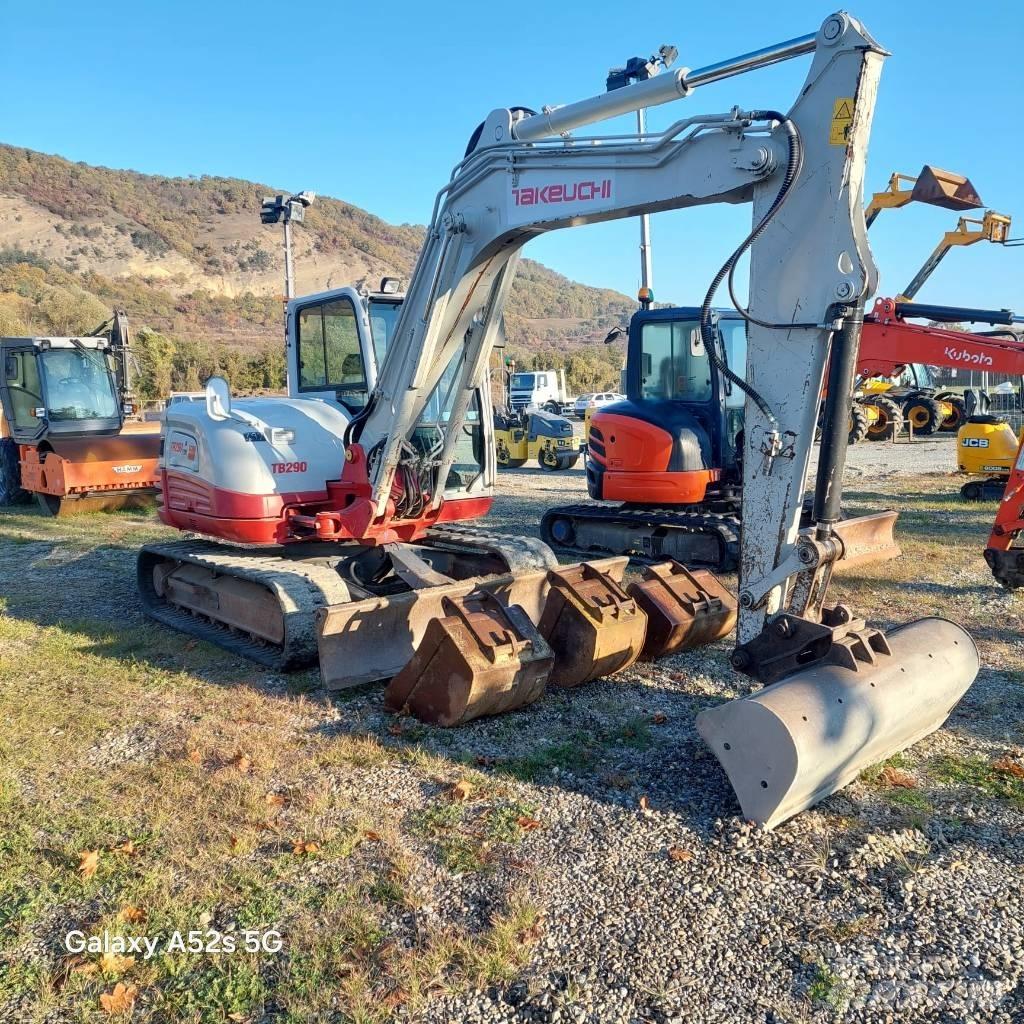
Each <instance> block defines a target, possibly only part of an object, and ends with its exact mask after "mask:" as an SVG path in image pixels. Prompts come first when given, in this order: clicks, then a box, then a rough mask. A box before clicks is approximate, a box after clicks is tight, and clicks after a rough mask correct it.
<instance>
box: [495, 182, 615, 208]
mask: <svg viewBox="0 0 1024 1024" xmlns="http://www.w3.org/2000/svg"><path fill="white" fill-rule="evenodd" d="M611 197H612V179H611V178H604V179H603V180H601V181H574V182H558V183H556V184H552V185H540V186H537V185H527V186H525V187H523V188H514V189H512V202H513V203H514V204H515V205H516V206H549V205H553V204H554V203H577V202H580V203H587V202H590V201H591V200H594V199H611Z"/></svg>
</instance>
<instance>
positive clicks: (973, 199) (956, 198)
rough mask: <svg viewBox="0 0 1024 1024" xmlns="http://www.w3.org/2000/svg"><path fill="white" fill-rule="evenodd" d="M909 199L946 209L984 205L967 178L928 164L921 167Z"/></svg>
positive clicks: (976, 207) (964, 208)
mask: <svg viewBox="0 0 1024 1024" xmlns="http://www.w3.org/2000/svg"><path fill="white" fill-rule="evenodd" d="M910 200H911V202H915V203H927V204H928V205H929V206H942V207H944V208H945V209H947V210H979V209H981V208H982V207H983V206H984V205H985V204H984V203H983V202H982V201H981V196H979V195H978V192H977V189H975V187H974V185H972V184H971V181H970V179H969V178H965V177H964V176H963V175H962V174H955V173H954V172H953V171H944V170H942V169H941V168H939V167H931V166H929V165H928V164H925V165H924V167H922V168H921V173H920V174H919V175H918V176H917V181H916V182H914V188H913V191H911V193H910Z"/></svg>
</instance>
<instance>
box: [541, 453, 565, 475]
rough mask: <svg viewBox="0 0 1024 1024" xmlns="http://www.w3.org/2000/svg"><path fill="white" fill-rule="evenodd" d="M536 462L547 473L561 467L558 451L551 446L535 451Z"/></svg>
mask: <svg viewBox="0 0 1024 1024" xmlns="http://www.w3.org/2000/svg"><path fill="white" fill-rule="evenodd" d="M537 463H538V464H539V466H540V468H541V469H546V470H547V471H548V472H549V473H554V472H555V471H556V470H559V469H561V468H562V466H561V464H560V460H559V458H558V452H556V451H554V450H553V449H551V448H541V450H540V451H539V452H538V453H537Z"/></svg>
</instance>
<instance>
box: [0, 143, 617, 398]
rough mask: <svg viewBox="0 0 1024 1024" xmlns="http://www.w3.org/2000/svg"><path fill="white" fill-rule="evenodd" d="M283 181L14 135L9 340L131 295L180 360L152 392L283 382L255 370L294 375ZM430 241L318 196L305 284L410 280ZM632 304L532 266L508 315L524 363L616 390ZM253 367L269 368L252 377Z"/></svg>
mask: <svg viewBox="0 0 1024 1024" xmlns="http://www.w3.org/2000/svg"><path fill="white" fill-rule="evenodd" d="M276 191H279V190H276V189H273V188H271V187H269V186H266V185H262V184H258V183H256V182H251V181H244V180H242V179H238V178H219V177H207V176H203V177H199V178H167V177H161V176H157V175H147V174H139V173H137V172H135V171H123V170H111V169H108V168H105V167H93V166H90V165H88V164H84V163H72V162H70V161H68V160H65V159H63V158H61V157H57V156H50V155H47V154H43V153H37V152H34V151H32V150H27V149H21V148H16V147H12V146H6V145H0V334H7V335H9V334H23V333H53V334H63V333H69V332H70V333H74V332H82V331H86V330H89V329H91V328H93V327H95V326H96V325H97V324H98V323H99V322H101V321H102V320H103V319H104V318H105V317H106V316H107V315H109V310H110V308H111V307H112V306H114V305H118V306H122V307H124V308H125V309H127V310H128V312H129V315H130V317H131V319H132V321H133V323H134V324H135V325H136V326H137V327H142V328H144V330H143V331H142V336H143V339H144V340H145V339H152V338H153V337H154V336H155V337H156V341H155V342H150V341H146V345H147V346H148V347H147V352H148V351H149V349H153V350H154V351H156V349H159V350H160V351H162V352H164V353H165V354H167V356H168V359H169V360H170V366H169V369H167V372H166V373H165V372H163V371H161V372H160V374H159V376H160V377H161V380H160V381H159V382H156V381H153V382H151V383H152V384H153V386H154V387H156V386H157V383H161V384H162V383H167V382H169V384H170V386H172V387H176V388H186V387H194V386H195V384H196V382H197V380H199V379H201V378H202V377H203V376H206V375H208V374H209V373H211V372H214V371H215V370H218V369H219V370H221V371H222V372H228V373H229V375H232V376H233V377H234V378H236V379H233V381H232V383H233V384H236V385H237V386H241V387H249V386H275V385H272V384H270V383H269V382H268V383H267V384H266V385H261V384H259V383H258V381H257V378H259V377H261V376H262V377H264V378H267V379H268V381H269V379H270V378H271V377H272V378H274V379H275V380H277V379H278V378H279V377H280V356H279V352H278V349H279V346H280V299H279V296H280V293H281V291H282V287H281V284H282V281H283V277H284V271H283V253H282V247H281V244H280V234H279V229H277V228H272V227H267V226H264V225H261V224H260V221H259V217H258V211H259V206H260V202H261V200H262V198H263V197H264V196H265V195H268V194H271V193H274V192H276ZM422 238H423V228H422V227H418V226H415V225H410V224H402V225H393V224H389V223H387V222H386V221H383V220H381V219H380V218H379V217H376V216H374V215H373V214H372V213H368V212H367V211H365V210H362V209H360V208H359V207H356V206H353V205H352V204H350V203H346V202H344V201H343V200H340V199H333V198H329V197H322V198H318V199H317V202H316V204H315V205H314V206H313V207H311V208H310V209H309V210H308V211H307V215H306V221H305V223H304V224H303V226H302V228H301V229H299V230H297V231H296V232H295V242H294V244H295V263H296V285H297V291H298V292H299V294H302V293H309V292H314V291H321V290H323V289H325V288H330V287H337V286H339V285H341V284H348V283H354V284H358V285H362V284H366V283H369V284H376V282H377V281H378V280H379V279H380V278H381V277H382V276H384V275H393V276H399V277H406V278H407V277H408V275H409V274H410V272H411V270H412V266H413V263H414V262H415V259H416V255H417V253H418V251H419V247H420V244H421V242H422ZM632 308H633V304H632V303H631V302H630V300H629V299H627V298H626V297H625V296H624V295H621V294H619V293H617V292H614V291H611V290H608V289H598V288H590V287H587V286H585V285H581V284H578V283H576V282H574V281H570V280H569V279H568V278H565V277H563V276H562V275H560V274H557V273H555V272H554V271H552V270H549V269H548V268H546V267H544V266H542V265H541V264H539V263H536V262H533V261H531V260H524V261H522V264H521V269H520V271H519V275H518V278H517V281H516V285H515V288H514V290H513V293H512V297H511V299H510V302H509V308H508V310H507V315H506V322H507V329H508V338H509V354H511V355H514V356H515V357H516V358H517V360H518V361H519V363H520V365H525V366H529V365H533V364H536V365H556V366H558V365H569V366H570V369H571V370H572V372H573V376H574V378H575V379H574V380H573V381H572V383H573V385H574V386H575V387H577V388H578V389H584V390H585V389H587V388H591V389H592V388H599V387H606V386H611V385H612V384H613V383H614V381H615V380H617V377H618V372H617V367H618V365H619V362H620V360H621V351H619V352H616V351H615V350H614V349H611V348H606V347H605V346H604V345H602V344H601V339H602V338H603V336H604V334H605V333H606V332H607V330H608V329H609V328H610V327H611V326H613V325H615V324H619V323H622V322H623V321H624V320H625V318H627V317H628V316H629V314H630V312H631V310H632ZM570 356H572V357H573V358H572V359H571V362H570ZM249 364H253V366H256V365H257V364H258V367H263V371H261V370H260V369H259V368H258V367H257V368H255V369H252V372H251V373H248V372H247V373H243V371H242V369H241V368H242V367H245V366H249ZM242 377H245V379H241V378H242ZM164 378H166V380H164ZM250 378H251V379H250Z"/></svg>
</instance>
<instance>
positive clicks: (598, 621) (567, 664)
mask: <svg viewBox="0 0 1024 1024" xmlns="http://www.w3.org/2000/svg"><path fill="white" fill-rule="evenodd" d="M548 583H549V584H550V585H551V589H550V590H549V591H548V596H547V601H546V602H545V604H544V612H543V614H542V615H541V618H540V631H541V633H542V634H543V636H544V638H545V639H546V640H547V642H548V643H549V644H550V645H551V648H552V650H553V651H554V652H555V664H554V668H553V669H552V671H551V683H552V685H553V686H580V685H581V684H582V683H586V682H589V681H590V680H591V679H597V678H598V677H599V676H608V675H611V674H612V673H613V672H619V671H621V670H622V669H624V668H627V667H628V666H629V665H632V664H633V662H634V661H636V659H637V658H638V657H639V656H640V651H641V649H642V648H643V645H644V635H645V633H646V629H647V616H646V615H644V613H643V612H642V611H641V610H640V609H639V608H638V607H637V603H636V601H634V600H633V598H631V597H630V596H629V595H628V594H627V593H626V592H625V591H624V590H623V589H622V587H621V586H619V584H618V583H617V582H616V581H615V580H614V579H612V577H611V576H610V575H609V574H608V573H606V572H602V571H601V569H600V567H599V566H598V565H595V564H592V563H589V562H580V563H578V564H577V565H566V566H562V567H561V568H560V569H551V570H549V571H548Z"/></svg>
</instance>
